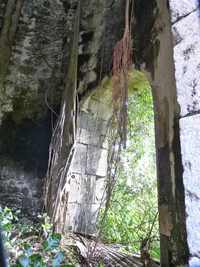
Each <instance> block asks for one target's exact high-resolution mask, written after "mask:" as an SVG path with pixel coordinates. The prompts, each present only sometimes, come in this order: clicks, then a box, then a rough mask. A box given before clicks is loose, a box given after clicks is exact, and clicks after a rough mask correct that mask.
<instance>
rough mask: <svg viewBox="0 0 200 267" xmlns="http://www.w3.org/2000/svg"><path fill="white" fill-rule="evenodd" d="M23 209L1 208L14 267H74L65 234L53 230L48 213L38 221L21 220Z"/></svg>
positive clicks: (5, 235) (2, 224) (5, 239)
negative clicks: (68, 252) (62, 239)
mask: <svg viewBox="0 0 200 267" xmlns="http://www.w3.org/2000/svg"><path fill="white" fill-rule="evenodd" d="M18 216H20V211H17V212H13V211H12V210H11V209H9V208H4V209H2V208H0V221H1V226H2V230H3V239H4V243H5V247H6V250H7V252H8V256H9V266H11V267H50V266H51V267H73V266H74V263H73V262H72V261H73V260H72V259H71V258H70V259H69V255H66V251H65V250H63V247H62V246H61V243H60V241H61V235H60V234H58V233H53V231H52V225H51V224H50V221H49V218H48V217H47V215H46V214H43V215H42V216H39V222H38V223H36V224H33V223H31V222H30V221H27V220H26V221H25V219H24V222H23V221H22V219H19V218H18Z"/></svg>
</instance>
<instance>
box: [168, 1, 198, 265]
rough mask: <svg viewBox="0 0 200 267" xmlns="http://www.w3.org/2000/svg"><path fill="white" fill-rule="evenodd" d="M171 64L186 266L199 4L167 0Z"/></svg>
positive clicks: (194, 168)
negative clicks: (177, 122) (177, 118)
mask: <svg viewBox="0 0 200 267" xmlns="http://www.w3.org/2000/svg"><path fill="white" fill-rule="evenodd" d="M170 8H171V14H172V17H171V19H172V30H173V36H174V62H175V75H176V86H177V96H178V102H179V104H180V109H181V112H180V136H181V149H182V163H183V168H184V173H183V181H184V190H185V204H186V216H187V217H186V226H187V241H188V246H189V253H190V266H200V182H199V181H200V171H199V160H200V154H199V149H200V139H199V133H200V132H199V131H200V129H199V124H200V117H199V113H200V46H199V44H200V10H199V1H197V0H192V1H178V0H171V1H170Z"/></svg>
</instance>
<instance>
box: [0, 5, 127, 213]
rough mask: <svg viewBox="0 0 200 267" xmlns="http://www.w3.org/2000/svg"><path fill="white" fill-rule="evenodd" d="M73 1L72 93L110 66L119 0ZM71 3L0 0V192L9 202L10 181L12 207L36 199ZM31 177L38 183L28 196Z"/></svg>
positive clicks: (63, 66) (67, 42)
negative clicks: (77, 17)
mask: <svg viewBox="0 0 200 267" xmlns="http://www.w3.org/2000/svg"><path fill="white" fill-rule="evenodd" d="M81 5H82V8H81V25H80V36H79V38H80V40H79V68H78V73H79V74H78V82H79V88H78V91H79V98H81V97H82V96H83V95H85V94H86V93H87V91H89V90H92V89H94V88H95V87H96V85H97V84H98V83H99V81H100V80H101V77H100V76H101V75H103V73H107V72H108V70H110V67H111V62H112V60H111V59H112V48H113V46H114V44H115V43H116V41H117V40H118V39H119V38H120V36H121V34H122V32H123V26H122V25H123V24H124V18H123V17H124V14H123V12H122V11H123V9H124V5H123V1H122V0H120V1H115V2H113V1H111V0H109V1H96V0H93V1H88V0H85V1H81ZM76 6H77V1H69V0H55V1H54V0H36V1H29V0H24V1H22V0H8V1H4V0H2V1H0V125H1V126H0V156H1V157H0V169H2V170H4V171H3V173H4V174H3V175H1V176H0V182H1V186H2V188H3V190H2V191H1V192H0V199H1V202H2V199H3V203H7V205H9V204H13V201H10V199H15V198H16V194H15V190H14V189H10V188H9V187H8V186H7V184H8V182H9V181H10V184H11V185H12V188H16V191H17V192H18V193H19V194H20V199H22V200H23V201H19V202H18V201H16V203H15V206H18V208H22V209H23V210H24V211H25V209H24V205H21V204H20V205H18V204H19V203H22V202H23V203H25V202H26V205H27V206H28V203H29V204H30V206H31V207H33V209H34V213H35V212H38V211H39V210H41V206H42V203H43V199H42V198H41V195H42V192H43V183H44V179H43V178H44V176H45V173H46V170H47V162H48V145H49V142H50V135H51V132H52V127H53V126H54V125H55V123H54V122H55V119H56V118H57V115H56V114H55V113H59V105H60V99H61V95H62V91H63V89H64V87H65V79H66V73H67V69H68V64H69V57H70V53H69V51H70V47H71V39H70V36H71V35H72V34H73V14H74V11H75V9H76ZM113 12H114V13H115V14H116V17H115V18H114V19H113V15H112V14H113ZM113 25H115V26H116V27H114V26H113ZM6 162H7V163H6ZM10 162H11V163H10ZM15 165H16V166H18V167H19V169H20V173H21V174H20V177H22V176H23V175H24V176H25V177H26V178H25V179H26V181H27V182H26V189H27V190H28V194H26V193H24V190H23V188H22V187H20V186H19V180H20V179H21V178H19V174H17V172H16V171H15V170H16V168H18V167H14V166H15ZM12 166H13V167H12ZM27 166H29V167H27ZM12 168H13V169H12ZM27 168H28V172H27ZM5 169H7V170H6V172H5ZM1 173H2V171H1ZM15 173H16V176H15ZM14 176H15V177H14ZM33 183H34V184H38V185H39V186H38V187H37V189H36V190H37V193H36V194H35V200H34V199H32V184H33ZM8 192H9V193H8ZM18 193H17V194H18ZM8 194H9V198H8ZM5 196H7V197H5ZM25 200H26V201H25ZM35 201H38V202H40V204H39V205H35ZM17 203H18V204H17ZM30 214H32V215H33V213H32V211H31V210H30Z"/></svg>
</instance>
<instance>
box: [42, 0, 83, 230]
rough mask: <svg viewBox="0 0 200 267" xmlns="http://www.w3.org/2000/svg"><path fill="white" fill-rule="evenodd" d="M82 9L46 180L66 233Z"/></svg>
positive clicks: (55, 216)
mask: <svg viewBox="0 0 200 267" xmlns="http://www.w3.org/2000/svg"><path fill="white" fill-rule="evenodd" d="M80 10H81V7H80V1H79V2H78V5H77V7H76V10H75V11H74V23H73V24H74V27H73V32H72V33H73V35H72V41H73V42H72V45H71V53H70V61H69V67H68V72H67V77H66V81H65V90H64V93H63V98H62V104H61V112H60V115H59V118H58V121H57V124H56V127H55V129H54V132H53V134H52V139H51V143H50V147H49V163H48V170H47V175H46V183H45V209H46V210H47V212H48V215H49V216H50V218H51V220H52V223H53V224H54V228H55V230H56V231H57V232H62V231H63V230H64V226H65V220H66V212H67V203H68V192H69V188H68V187H69V183H68V170H69V166H70V163H71V160H72V156H73V152H74V147H75V132H76V98H77V93H76V89H77V68H78V40H79V24H80Z"/></svg>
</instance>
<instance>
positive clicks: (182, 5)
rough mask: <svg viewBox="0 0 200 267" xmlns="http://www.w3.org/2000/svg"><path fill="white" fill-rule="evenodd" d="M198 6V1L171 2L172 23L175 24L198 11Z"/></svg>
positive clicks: (182, 0)
mask: <svg viewBox="0 0 200 267" xmlns="http://www.w3.org/2000/svg"><path fill="white" fill-rule="evenodd" d="M198 4H199V3H198V0H190V1H188V0H181V1H177V0H170V8H171V16H172V22H175V21H177V20H178V19H181V18H182V17H184V16H186V15H188V14H190V13H191V12H193V11H194V10H196V9H197V8H198Z"/></svg>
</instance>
